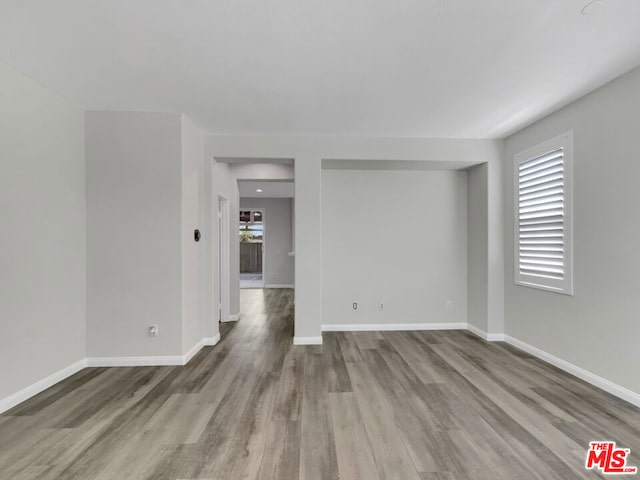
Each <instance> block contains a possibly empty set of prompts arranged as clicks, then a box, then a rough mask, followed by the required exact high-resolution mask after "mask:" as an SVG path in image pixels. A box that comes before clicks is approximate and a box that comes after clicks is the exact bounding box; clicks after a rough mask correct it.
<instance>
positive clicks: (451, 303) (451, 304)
mask: <svg viewBox="0 0 640 480" xmlns="http://www.w3.org/2000/svg"><path fill="white" fill-rule="evenodd" d="M452 308H453V302H452V301H451V300H447V309H448V310H451V309H452Z"/></svg>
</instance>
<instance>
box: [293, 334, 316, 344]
mask: <svg viewBox="0 0 640 480" xmlns="http://www.w3.org/2000/svg"><path fill="white" fill-rule="evenodd" d="M293 344H294V345H322V335H320V336H319V337H293Z"/></svg>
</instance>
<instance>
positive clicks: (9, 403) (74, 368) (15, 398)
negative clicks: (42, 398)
mask: <svg viewBox="0 0 640 480" xmlns="http://www.w3.org/2000/svg"><path fill="white" fill-rule="evenodd" d="M86 366H87V359H86V358H83V359H82V360H79V361H77V362H75V363H72V364H71V365H69V366H68V367H64V368H63V369H61V370H58V371H57V372H54V373H52V374H51V375H49V376H48V377H45V378H43V379H42V380H38V381H37V382H36V383H32V384H31V385H29V386H27V387H25V388H23V389H22V390H18V391H17V392H16V393H12V394H11V395H9V396H8V397H5V398H3V399H0V413H3V412H6V411H7V410H10V409H12V408H13V407H15V406H16V405H19V404H20V403H22V402H24V401H25V400H28V399H30V398H31V397H33V396H35V395H37V394H38V393H40V392H43V391H44V390H46V389H47V388H49V387H52V386H53V385H55V384H56V383H59V382H61V381H62V380H64V379H65V378H68V377H70V376H71V375H73V374H74V373H78V372H79V371H80V370H82V369H83V368H85V367H86Z"/></svg>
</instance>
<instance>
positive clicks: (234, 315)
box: [220, 313, 240, 323]
mask: <svg viewBox="0 0 640 480" xmlns="http://www.w3.org/2000/svg"><path fill="white" fill-rule="evenodd" d="M238 320H240V314H239V313H232V314H230V315H229V318H223V319H222V320H220V321H221V322H222V323H227V322H237V321H238Z"/></svg>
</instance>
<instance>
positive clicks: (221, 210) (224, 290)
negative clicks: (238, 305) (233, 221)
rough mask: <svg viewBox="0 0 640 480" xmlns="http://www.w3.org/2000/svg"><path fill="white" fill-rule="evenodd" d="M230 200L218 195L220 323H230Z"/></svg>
mask: <svg viewBox="0 0 640 480" xmlns="http://www.w3.org/2000/svg"><path fill="white" fill-rule="evenodd" d="M229 210H230V209H229V199H228V198H227V197H225V196H224V195H222V194H219V195H218V239H217V240H218V295H217V296H218V308H217V310H218V315H219V321H220V322H229V321H231V319H230V316H231V315H230V307H231V270H230V257H231V251H230V248H229V246H230V240H231V236H230V231H229V228H230V218H229Z"/></svg>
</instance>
